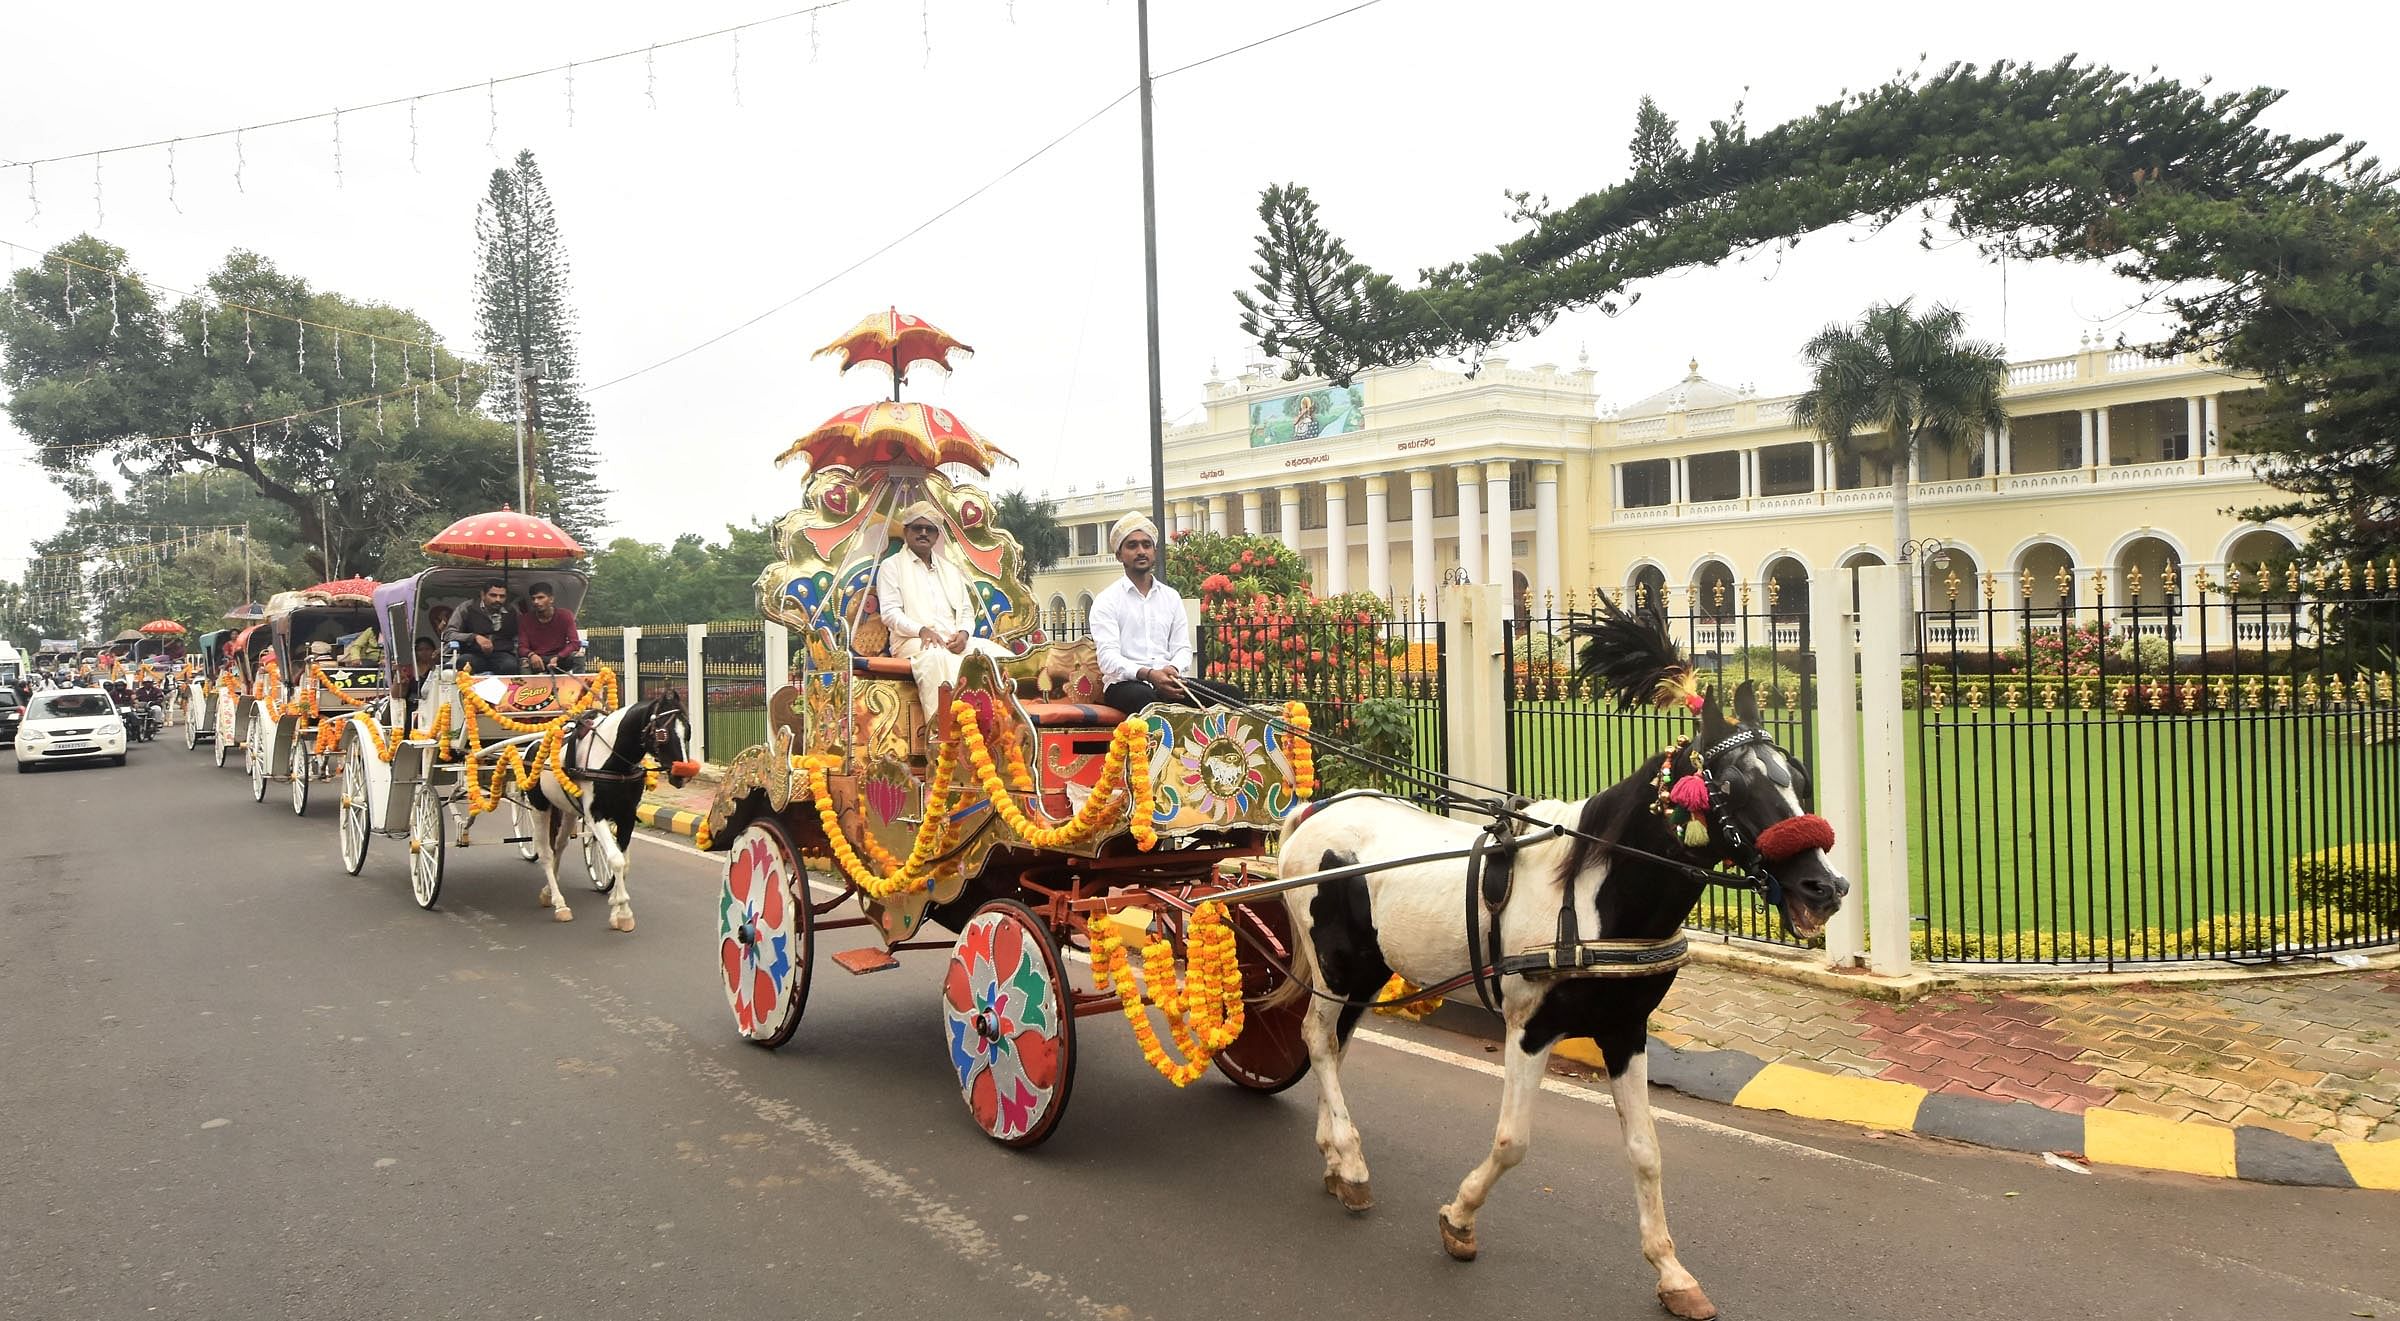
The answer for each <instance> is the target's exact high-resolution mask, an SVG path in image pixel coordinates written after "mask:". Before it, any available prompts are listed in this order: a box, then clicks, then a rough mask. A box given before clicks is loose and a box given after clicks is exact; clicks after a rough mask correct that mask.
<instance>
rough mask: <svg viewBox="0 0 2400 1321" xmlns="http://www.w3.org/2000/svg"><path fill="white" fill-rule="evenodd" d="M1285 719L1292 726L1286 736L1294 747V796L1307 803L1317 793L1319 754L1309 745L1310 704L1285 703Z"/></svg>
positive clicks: (1299, 702) (1298, 702)
mask: <svg viewBox="0 0 2400 1321" xmlns="http://www.w3.org/2000/svg"><path fill="white" fill-rule="evenodd" d="M1283 719H1284V723H1285V724H1287V725H1289V726H1291V728H1290V729H1288V730H1287V731H1285V735H1284V736H1285V737H1286V738H1288V739H1290V740H1291V745H1292V795H1293V796H1294V797H1295V798H1298V799H1300V800H1301V801H1302V802H1306V801H1308V799H1309V798H1310V796H1312V795H1314V794H1315V793H1316V791H1317V754H1316V750H1315V749H1313V748H1311V747H1310V746H1309V743H1308V731H1309V722H1308V704H1307V703H1306V702H1301V701H1297V700H1295V701H1290V702H1285V703H1284V704H1283Z"/></svg>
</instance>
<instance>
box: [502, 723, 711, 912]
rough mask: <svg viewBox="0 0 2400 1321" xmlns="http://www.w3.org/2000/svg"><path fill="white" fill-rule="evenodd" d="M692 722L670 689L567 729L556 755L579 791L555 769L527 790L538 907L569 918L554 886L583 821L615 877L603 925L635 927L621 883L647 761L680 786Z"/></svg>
mask: <svg viewBox="0 0 2400 1321" xmlns="http://www.w3.org/2000/svg"><path fill="white" fill-rule="evenodd" d="M690 735H691V721H690V719H689V718H688V717H687V716H686V715H685V714H684V710H683V694H681V693H680V692H675V691H672V690H670V691H667V692H664V693H661V694H659V695H658V696H656V697H653V698H650V699H649V700H647V701H642V702H636V703H634V704H633V705H632V706H629V707H626V708H625V709H624V710H621V711H611V712H609V713H608V714H607V715H605V716H602V717H600V718H599V719H597V720H591V721H587V722H585V723H584V724H583V725H582V726H581V727H580V728H577V729H574V730H571V731H569V732H568V734H567V747H566V753H565V755H564V756H563V757H562V758H561V759H560V760H561V763H562V764H563V765H564V766H565V768H566V770H567V773H568V775H569V776H570V777H572V778H573V779H574V780H575V781H576V783H577V785H578V786H579V787H580V788H581V790H582V793H581V796H580V797H575V796H570V795H569V794H568V793H567V791H566V786H564V785H562V784H560V783H559V779H558V775H557V773H556V772H553V771H547V770H546V771H544V772H542V777H541V780H540V781H539V782H538V783H537V784H536V785H535V786H534V788H535V792H534V793H533V794H532V795H531V798H532V803H533V807H534V812H535V824H534V829H533V838H534V846H535V848H536V849H537V850H539V852H540V855H541V861H542V893H541V904H542V907H544V908H547V909H550V910H551V913H552V916H554V917H556V918H557V919H558V920H559V921H561V922H572V921H574V920H575V914H574V912H573V911H572V910H570V909H569V908H568V907H567V893H566V891H564V890H562V889H560V888H559V885H558V857H559V853H560V851H561V850H562V849H564V848H565V847H566V843H567V841H568V840H569V839H571V838H573V837H574V834H575V825H576V821H577V819H578V818H581V820H582V823H583V828H584V829H586V830H589V831H591V832H592V842H593V844H594V846H595V847H596V848H598V849H599V851H600V857H601V859H602V861H603V862H604V863H605V864H606V866H607V867H608V869H609V874H610V875H611V876H612V877H614V878H615V883H614V885H613V886H611V888H610V889H609V891H608V926H609V929H610V930H612V931H631V930H633V894H632V892H631V890H630V889H629V888H628V887H627V884H626V875H625V873H626V848H627V846H628V845H630V844H631V843H632V842H633V827H634V811H635V809H637V808H639V807H640V806H641V804H642V789H643V786H644V784H645V783H646V781H647V780H648V773H647V772H646V771H645V770H644V769H643V761H644V759H645V758H648V759H651V760H654V761H656V762H657V764H658V765H659V766H661V767H663V768H665V773H666V776H667V779H668V781H669V782H670V783H672V784H673V785H674V786H675V787H676V788H679V789H680V788H682V787H683V783H684V781H685V780H687V779H689V778H690V777H691V775H692V774H693V772H694V770H695V769H696V768H695V767H693V765H692V764H691V763H690V762H688V761H686V760H684V755H683V749H684V744H685V741H686V740H687V739H688V738H689V737H690Z"/></svg>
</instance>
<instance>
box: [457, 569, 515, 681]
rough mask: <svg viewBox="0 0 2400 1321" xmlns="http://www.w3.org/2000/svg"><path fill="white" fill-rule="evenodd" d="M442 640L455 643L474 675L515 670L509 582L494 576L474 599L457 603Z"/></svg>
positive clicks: (507, 672) (461, 658)
mask: <svg viewBox="0 0 2400 1321" xmlns="http://www.w3.org/2000/svg"><path fill="white" fill-rule="evenodd" d="M442 640H443V641H445V642H455V643H457V644H458V656H459V659H460V661H462V662H464V663H465V665H466V667H467V668H468V669H469V670H472V671H473V672H475V673H477V674H516V673H518V672H519V669H520V666H519V665H518V662H517V612H516V611H514V610H512V609H510V608H509V605H508V584H507V583H504V582H502V581H500V580H499V579H498V578H494V579H492V580H491V581H489V582H487V583H485V584H484V585H483V590H482V591H481V592H479V593H478V594H477V595H476V597H475V599H473V600H471V601H462V602H460V603H459V606H458V609H457V611H455V612H454V613H453V614H452V615H451V616H450V628H449V631H447V632H445V633H444V634H442Z"/></svg>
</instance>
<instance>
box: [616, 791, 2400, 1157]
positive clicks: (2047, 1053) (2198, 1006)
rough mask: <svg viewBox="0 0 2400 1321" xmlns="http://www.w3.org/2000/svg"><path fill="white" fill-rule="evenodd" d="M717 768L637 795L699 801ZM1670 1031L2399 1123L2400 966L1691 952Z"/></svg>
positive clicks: (2326, 1120) (2244, 1117)
mask: <svg viewBox="0 0 2400 1321" xmlns="http://www.w3.org/2000/svg"><path fill="white" fill-rule="evenodd" d="M715 791H716V785H715V783H714V782H713V781H709V780H693V781H692V782H690V783H689V784H687V785H685V786H684V787H683V788H682V789H673V788H670V787H669V786H667V785H665V784H663V783H662V784H661V785H660V786H659V787H658V790H657V791H656V792H654V793H652V794H650V795H648V801H650V802H653V803H656V804H658V805H659V806H661V807H673V808H682V809H685V810H689V811H696V812H705V811H706V810H707V809H708V804H709V800H710V798H711V796H712V795H713V794H714V793H715ZM1650 1029H1651V1031H1652V1032H1653V1033H1654V1034H1655V1035H1656V1036H1657V1037H1658V1038H1659V1039H1660V1040H1662V1041H1665V1042H1666V1043H1667V1044H1668V1045H1671V1046H1680V1047H1687V1048H1688V1047H1702V1048H1710V1049H1730V1050H1739V1051H1744V1052H1747V1053H1749V1054H1752V1055H1757V1056H1760V1057H1762V1058H1765V1059H1768V1060H1772V1061H1780V1062H1782V1063H1785V1064H1792V1065H1797V1066H1798V1067H1801V1068H1805V1069H1814V1070H1816V1071H1818V1072H1820V1073H1829V1074H1846V1075H1849V1076H1852V1077H1865V1078H1886V1079H1889V1080H1891V1081H1893V1082H1906V1083H1915V1084H1916V1085H1918V1086H1920V1087H1923V1088H1925V1089H1926V1090H1927V1091H1929V1092H1936V1093H1949V1094H1953V1095H1965V1096H1979V1097H1984V1098H1987V1099H1992V1100H2005V1101H2031V1102H2033V1103H2034V1104H2036V1105H2041V1106H2047V1107H2049V1108H2050V1109H2053V1110H2061V1111H2065V1112H2067V1113H2070V1114H2081V1113H2082V1112H2084V1111H2085V1110H2087V1109H2091V1108H2094V1107H2099V1108H2104V1109H2109V1110H2122V1111H2130V1112H2133V1113H2137V1114H2144V1115H2155V1116H2158V1117H2160V1118H2164V1119H2206V1120H2212V1121H2216V1122H2220V1123H2226V1124H2234V1125H2243V1124H2255V1125H2257V1126H2259V1127H2261V1128H2271V1129H2274V1130H2276V1131H2277V1132H2281V1133H2286V1134H2289V1135H2291V1136H2293V1137H2297V1138H2305V1139H2310V1140H2314V1141H2320V1142H2335V1141H2357V1140H2361V1139H2364V1140H2369V1141H2392V1140H2400V1117H2396V1116H2400V971H2381V972H2354V973H2337V974H2329V975H2324V976H2316V977H2286V978H2270V979H2260V980H2250V981H2227V982H2211V983H2203V984H2198V985H2179V986H2147V985H2141V984H2133V985H2125V986H2116V987H2111V988H2109V989H2106V990H2096V991H2074V992H2066V993H2061V994H2046V995H2045V994H2021V993H2018V992H2014V991H2007V990H1998V989H1995V990H1991V991H1950V992H1938V993H1936V994H1933V995H1929V996H1927V997H1925V998H1924V999H1921V1000H1918V1001H1916V1002H1915V1003H1913V1004H1906V1005H1894V1004H1887V1003H1885V1002H1883V1001H1879V1000H1869V999H1866V998H1863V997H1859V996H1852V995H1846V994H1844V993H1842V992H1840V991H1838V990H1831V989H1822V988H1818V987H1813V986H1802V985H1797V984H1794V983H1790V982H1786V981H1782V980H1779V979H1776V978H1770V977H1764V976H1760V975H1757V974H1754V973H1748V972H1741V971H1736V970H1734V969H1729V968H1724V967H1718V966H1714V965H1710V964H1701V963H1695V964H1692V965H1690V966H1689V967H1687V968H1685V969H1684V971H1683V973H1682V974H1681V975H1680V976H1679V977H1677V979H1676V982H1675V989H1674V991H1673V992H1671V993H1670V994H1669V995H1668V996H1667V1001H1666V1003H1665V1004H1663V1005H1661V1006H1659V1010H1658V1013H1657V1014H1656V1015H1655V1016H1654V1017H1653V1018H1652V1019H1651V1023H1650Z"/></svg>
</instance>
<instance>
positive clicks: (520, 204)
mask: <svg viewBox="0 0 2400 1321" xmlns="http://www.w3.org/2000/svg"><path fill="white" fill-rule="evenodd" d="M475 248H476V270H475V313H476V326H477V328H478V330H479V331H480V332H481V334H482V337H483V351H484V353H485V354H486V355H487V356H489V357H491V358H493V359H496V360H504V361H509V362H521V363H527V364H533V365H534V366H535V367H536V368H537V369H538V370H539V372H540V377H539V379H538V380H536V381H534V382H533V384H532V385H531V386H530V388H529V389H528V391H527V393H528V395H529V396H530V402H531V404H532V408H531V410H530V411H529V412H528V414H527V416H526V432H527V444H528V446H529V447H530V448H531V450H532V453H531V454H530V455H529V456H528V458H527V462H526V471H527V472H528V474H529V475H531V476H533V477H536V478H538V479H539V481H538V485H539V490H538V491H537V493H536V494H535V496H534V498H533V504H534V506H535V507H536V508H538V509H540V510H541V511H542V514H543V516H545V517H547V518H548V519H549V520H550V521H551V522H553V523H556V524H558V525H559V526H560V527H562V528H565V529H566V530H567V532H568V533H569V534H570V535H572V536H573V537H574V538H575V539H576V540H577V541H584V540H586V539H588V538H589V537H590V536H591V535H592V534H593V533H594V532H595V531H596V530H598V528H599V526H600V525H601V524H602V523H604V522H606V521H607V520H608V493H607V492H606V491H604V490H602V489H601V488H600V481H599V478H598V477H597V476H596V475H595V473H594V469H595V467H596V466H597V462H598V457H599V456H598V453H597V451H596V449H595V447H594V444H593V440H592V414H591V409H590V408H589V407H588V406H587V405H586V404H585V403H584V400H583V396H582V394H581V393H580V382H579V380H578V376H579V368H578V365H577V358H576V352H575V308H574V304H573V303H572V302H571V301H570V300H569V298H568V291H567V247H566V242H565V240H563V239H562V238H560V237H559V232H558V216H557V213H556V212H555V211H554V210H553V208H552V207H551V204H550V189H549V187H548V186H547V185H546V184H544V183H543V182H542V171H541V168H540V167H539V166H537V165H535V164H534V160H533V153H532V152H530V151H520V152H518V153H517V158H516V160H515V161H514V162H512V163H511V164H510V166H509V167H508V168H507V169H504V170H494V171H492V181H491V186H490V188H489V189H487V190H486V191H485V193H484V197H483V201H482V202H481V203H479V204H478V205H477V206H476V208H475ZM489 402H490V403H491V404H492V405H493V411H494V412H495V413H496V414H497V415H498V416H499V417H500V419H501V420H502V421H505V422H508V423H510V424H511V425H514V424H515V422H516V420H517V393H516V391H514V390H508V389H504V390H498V391H495V392H493V394H492V395H491V396H489Z"/></svg>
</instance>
